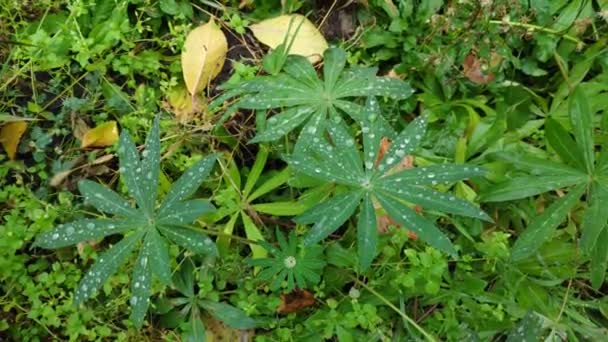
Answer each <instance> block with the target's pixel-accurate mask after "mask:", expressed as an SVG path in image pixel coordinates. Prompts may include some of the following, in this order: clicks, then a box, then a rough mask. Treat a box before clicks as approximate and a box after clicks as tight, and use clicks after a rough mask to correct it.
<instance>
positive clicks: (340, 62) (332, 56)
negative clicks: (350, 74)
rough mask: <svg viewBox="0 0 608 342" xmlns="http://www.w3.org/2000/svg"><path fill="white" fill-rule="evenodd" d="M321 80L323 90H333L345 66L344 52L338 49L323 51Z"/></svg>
mask: <svg viewBox="0 0 608 342" xmlns="http://www.w3.org/2000/svg"><path fill="white" fill-rule="evenodd" d="M323 55H324V58H323V60H324V66H323V79H324V81H325V89H334V87H335V86H336V82H338V79H339V77H340V74H341V73H342V71H343V70H344V66H345V65H346V52H345V51H344V50H342V49H339V48H330V49H327V50H325V53H324V54H323Z"/></svg>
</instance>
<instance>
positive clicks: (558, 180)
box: [480, 173, 588, 202]
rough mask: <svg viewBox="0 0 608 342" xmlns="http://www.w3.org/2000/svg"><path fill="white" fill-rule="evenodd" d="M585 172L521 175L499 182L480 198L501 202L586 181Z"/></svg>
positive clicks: (484, 200) (486, 200) (485, 200)
mask: <svg viewBox="0 0 608 342" xmlns="http://www.w3.org/2000/svg"><path fill="white" fill-rule="evenodd" d="M587 180H588V176H587V175H585V174H582V173H581V174H578V175H576V174H563V175H550V176H540V177H539V176H522V177H518V178H513V179H510V180H508V181H505V182H503V183H499V184H497V185H495V186H493V187H491V188H490V189H488V190H487V191H485V192H484V193H482V194H481V196H480V199H481V201H483V202H502V201H511V200H515V199H521V198H526V197H530V196H534V195H538V194H541V193H543V192H547V191H551V190H555V189H561V188H564V187H567V186H571V185H575V184H581V183H586V182H587Z"/></svg>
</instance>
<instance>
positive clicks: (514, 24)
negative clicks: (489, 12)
mask: <svg viewBox="0 0 608 342" xmlns="http://www.w3.org/2000/svg"><path fill="white" fill-rule="evenodd" d="M490 24H494V25H508V26H511V27H520V28H525V29H528V30H532V31H540V32H545V33H549V34H553V35H556V36H561V37H562V38H564V39H566V40H569V41H571V42H573V43H576V44H585V43H583V41H582V40H580V39H578V38H576V37H573V36H571V35H569V34H562V32H560V31H558V30H554V29H550V28H546V27H542V26H538V25H533V24H527V23H520V22H517V21H509V20H490Z"/></svg>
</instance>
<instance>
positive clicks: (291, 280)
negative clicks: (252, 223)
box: [249, 230, 325, 292]
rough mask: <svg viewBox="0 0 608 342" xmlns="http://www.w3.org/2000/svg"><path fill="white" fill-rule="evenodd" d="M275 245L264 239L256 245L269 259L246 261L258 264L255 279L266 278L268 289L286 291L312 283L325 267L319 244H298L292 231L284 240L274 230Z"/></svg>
mask: <svg viewBox="0 0 608 342" xmlns="http://www.w3.org/2000/svg"><path fill="white" fill-rule="evenodd" d="M276 236H277V241H278V242H279V247H278V248H277V247H274V246H272V245H271V244H269V243H268V242H266V241H260V244H261V245H262V246H263V247H264V248H265V249H266V250H267V251H268V253H269V254H271V255H272V257H271V258H263V259H252V260H251V261H250V262H249V263H250V264H251V265H253V266H258V267H261V268H262V270H261V271H260V273H259V274H258V276H257V278H258V279H259V280H262V281H270V280H272V282H271V283H270V288H271V289H273V290H278V289H279V288H281V286H284V287H285V291H286V292H291V291H293V290H294V289H295V288H296V287H298V288H300V289H304V288H307V287H309V286H312V285H316V284H317V283H318V282H319V280H321V273H322V271H323V267H325V261H324V260H323V247H321V246H318V245H314V246H306V247H304V246H300V245H299V243H298V239H297V238H296V235H295V233H294V232H293V230H292V231H291V232H290V233H289V237H288V239H285V236H284V235H283V233H281V232H280V231H279V230H277V231H276Z"/></svg>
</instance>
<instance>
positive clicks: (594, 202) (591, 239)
mask: <svg viewBox="0 0 608 342" xmlns="http://www.w3.org/2000/svg"><path fill="white" fill-rule="evenodd" d="M587 203H588V207H587V209H586V210H585V214H584V215H583V222H582V224H581V231H582V234H581V240H580V246H581V249H582V250H583V252H584V253H586V254H587V255H590V254H591V251H592V250H593V248H594V246H595V245H596V242H597V241H598V238H599V236H600V234H601V232H602V231H603V230H605V229H608V228H606V224H607V223H608V210H606V203H608V188H606V187H605V186H603V185H602V184H600V183H597V182H595V183H593V185H592V186H591V192H590V196H589V198H587ZM600 248H606V247H600Z"/></svg>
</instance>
